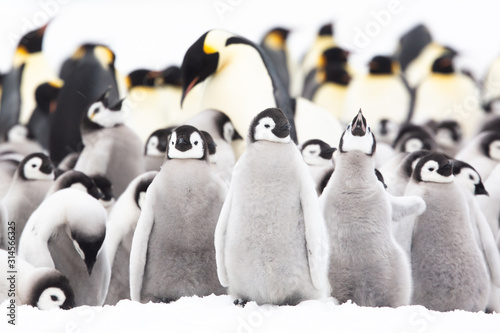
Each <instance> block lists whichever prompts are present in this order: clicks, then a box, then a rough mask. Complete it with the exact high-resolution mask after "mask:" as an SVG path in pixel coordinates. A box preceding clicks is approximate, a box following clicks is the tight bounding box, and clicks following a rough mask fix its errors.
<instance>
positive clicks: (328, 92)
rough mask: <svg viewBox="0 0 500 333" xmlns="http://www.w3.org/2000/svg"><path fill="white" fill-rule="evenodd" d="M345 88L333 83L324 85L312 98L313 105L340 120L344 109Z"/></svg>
mask: <svg viewBox="0 0 500 333" xmlns="http://www.w3.org/2000/svg"><path fill="white" fill-rule="evenodd" d="M346 93H347V87H345V86H341V85H338V84H334V83H324V84H323V85H321V87H319V88H318V90H317V91H316V93H315V94H314V96H313V99H312V101H313V103H315V104H317V105H319V106H321V107H323V108H325V109H327V110H328V111H330V112H331V113H332V115H333V116H334V117H335V118H337V119H341V117H342V113H343V112H344V109H345V99H346Z"/></svg>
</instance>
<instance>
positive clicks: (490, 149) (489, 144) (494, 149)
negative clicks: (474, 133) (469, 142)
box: [480, 131, 500, 161]
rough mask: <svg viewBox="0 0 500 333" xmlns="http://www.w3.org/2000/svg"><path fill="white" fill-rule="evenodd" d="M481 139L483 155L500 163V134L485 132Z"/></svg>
mask: <svg viewBox="0 0 500 333" xmlns="http://www.w3.org/2000/svg"><path fill="white" fill-rule="evenodd" d="M485 133H487V134H485V135H484V136H483V138H482V139H481V143H480V146H481V150H482V152H483V154H484V155H485V156H487V157H489V158H491V159H493V160H495V161H500V133H497V132H492V131H490V132H485Z"/></svg>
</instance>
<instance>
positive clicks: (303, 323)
mask: <svg viewBox="0 0 500 333" xmlns="http://www.w3.org/2000/svg"><path fill="white" fill-rule="evenodd" d="M4 305H5V303H4V304H2V308H5V306H4ZM17 311H18V313H17V318H18V319H17V326H16V327H15V328H14V327H12V326H11V325H8V324H6V322H5V321H2V322H1V323H0V330H1V331H2V332H5V330H4V329H5V328H7V329H8V330H7V332H37V333H39V332H40V333H41V332H52V333H56V332H122V331H126V332H157V331H160V332H220V333H224V332H238V333H240V332H242V333H243V332H244V333H250V332H384V333H390V332H398V333H412V332H415V333H416V332H439V333H442V332H481V333H486V332H499V331H500V315H498V314H485V313H470V312H465V311H454V312H446V313H440V312H434V311H429V310H427V309H426V308H424V307H422V306H404V307H399V308H397V309H392V308H369V307H359V306H357V305H355V304H352V303H345V304H342V305H335V303H334V302H333V300H331V299H330V300H326V301H305V302H302V303H300V304H299V305H297V306H281V307H278V306H271V305H264V306H258V305H257V304H256V303H255V302H249V303H248V304H247V305H246V306H245V307H244V308H242V307H240V306H235V305H233V303H232V299H231V298H230V297H229V296H213V295H212V296H208V297H203V298H199V297H184V298H181V299H180V300H178V301H176V302H174V303H170V304H153V303H149V304H139V303H137V302H132V301H121V302H119V303H118V304H117V305H116V306H104V307H88V306H83V307H79V308H75V309H72V310H68V311H64V310H53V311H40V310H38V309H36V308H32V307H30V306H21V307H18V309H17Z"/></svg>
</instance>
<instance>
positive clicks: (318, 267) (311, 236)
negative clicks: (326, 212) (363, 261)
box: [300, 163, 330, 290]
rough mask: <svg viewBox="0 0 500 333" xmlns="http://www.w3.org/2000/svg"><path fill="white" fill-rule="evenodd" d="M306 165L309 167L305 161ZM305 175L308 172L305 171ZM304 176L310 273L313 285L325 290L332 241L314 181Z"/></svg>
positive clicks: (303, 192)
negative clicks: (330, 240)
mask: <svg viewBox="0 0 500 333" xmlns="http://www.w3.org/2000/svg"><path fill="white" fill-rule="evenodd" d="M304 167H305V168H306V167H307V166H306V165H305V163H304ZM305 171H306V170H305ZM303 175H307V174H306V173H303ZM307 176H309V175H307ZM304 178H305V179H303V181H302V186H301V191H300V203H301V206H302V210H303V214H304V227H305V241H306V249H307V258H308V262H309V273H310V275H311V280H312V283H313V286H314V287H315V288H316V289H318V290H325V289H326V288H328V287H329V286H328V263H329V252H330V242H329V238H328V232H327V229H326V224H325V221H324V219H323V214H322V211H321V207H320V203H319V200H318V195H317V192H316V189H315V186H314V182H313V180H312V178H310V177H308V178H307V177H304Z"/></svg>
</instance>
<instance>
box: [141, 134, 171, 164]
mask: <svg viewBox="0 0 500 333" xmlns="http://www.w3.org/2000/svg"><path fill="white" fill-rule="evenodd" d="M174 129H175V127H167V128H161V129H159V130H156V131H154V132H153V133H151V135H150V136H149V138H148V141H146V147H145V149H144V155H146V156H159V157H162V156H165V152H166V151H167V146H168V138H169V136H170V135H171V134H172V132H173V130H174Z"/></svg>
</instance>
